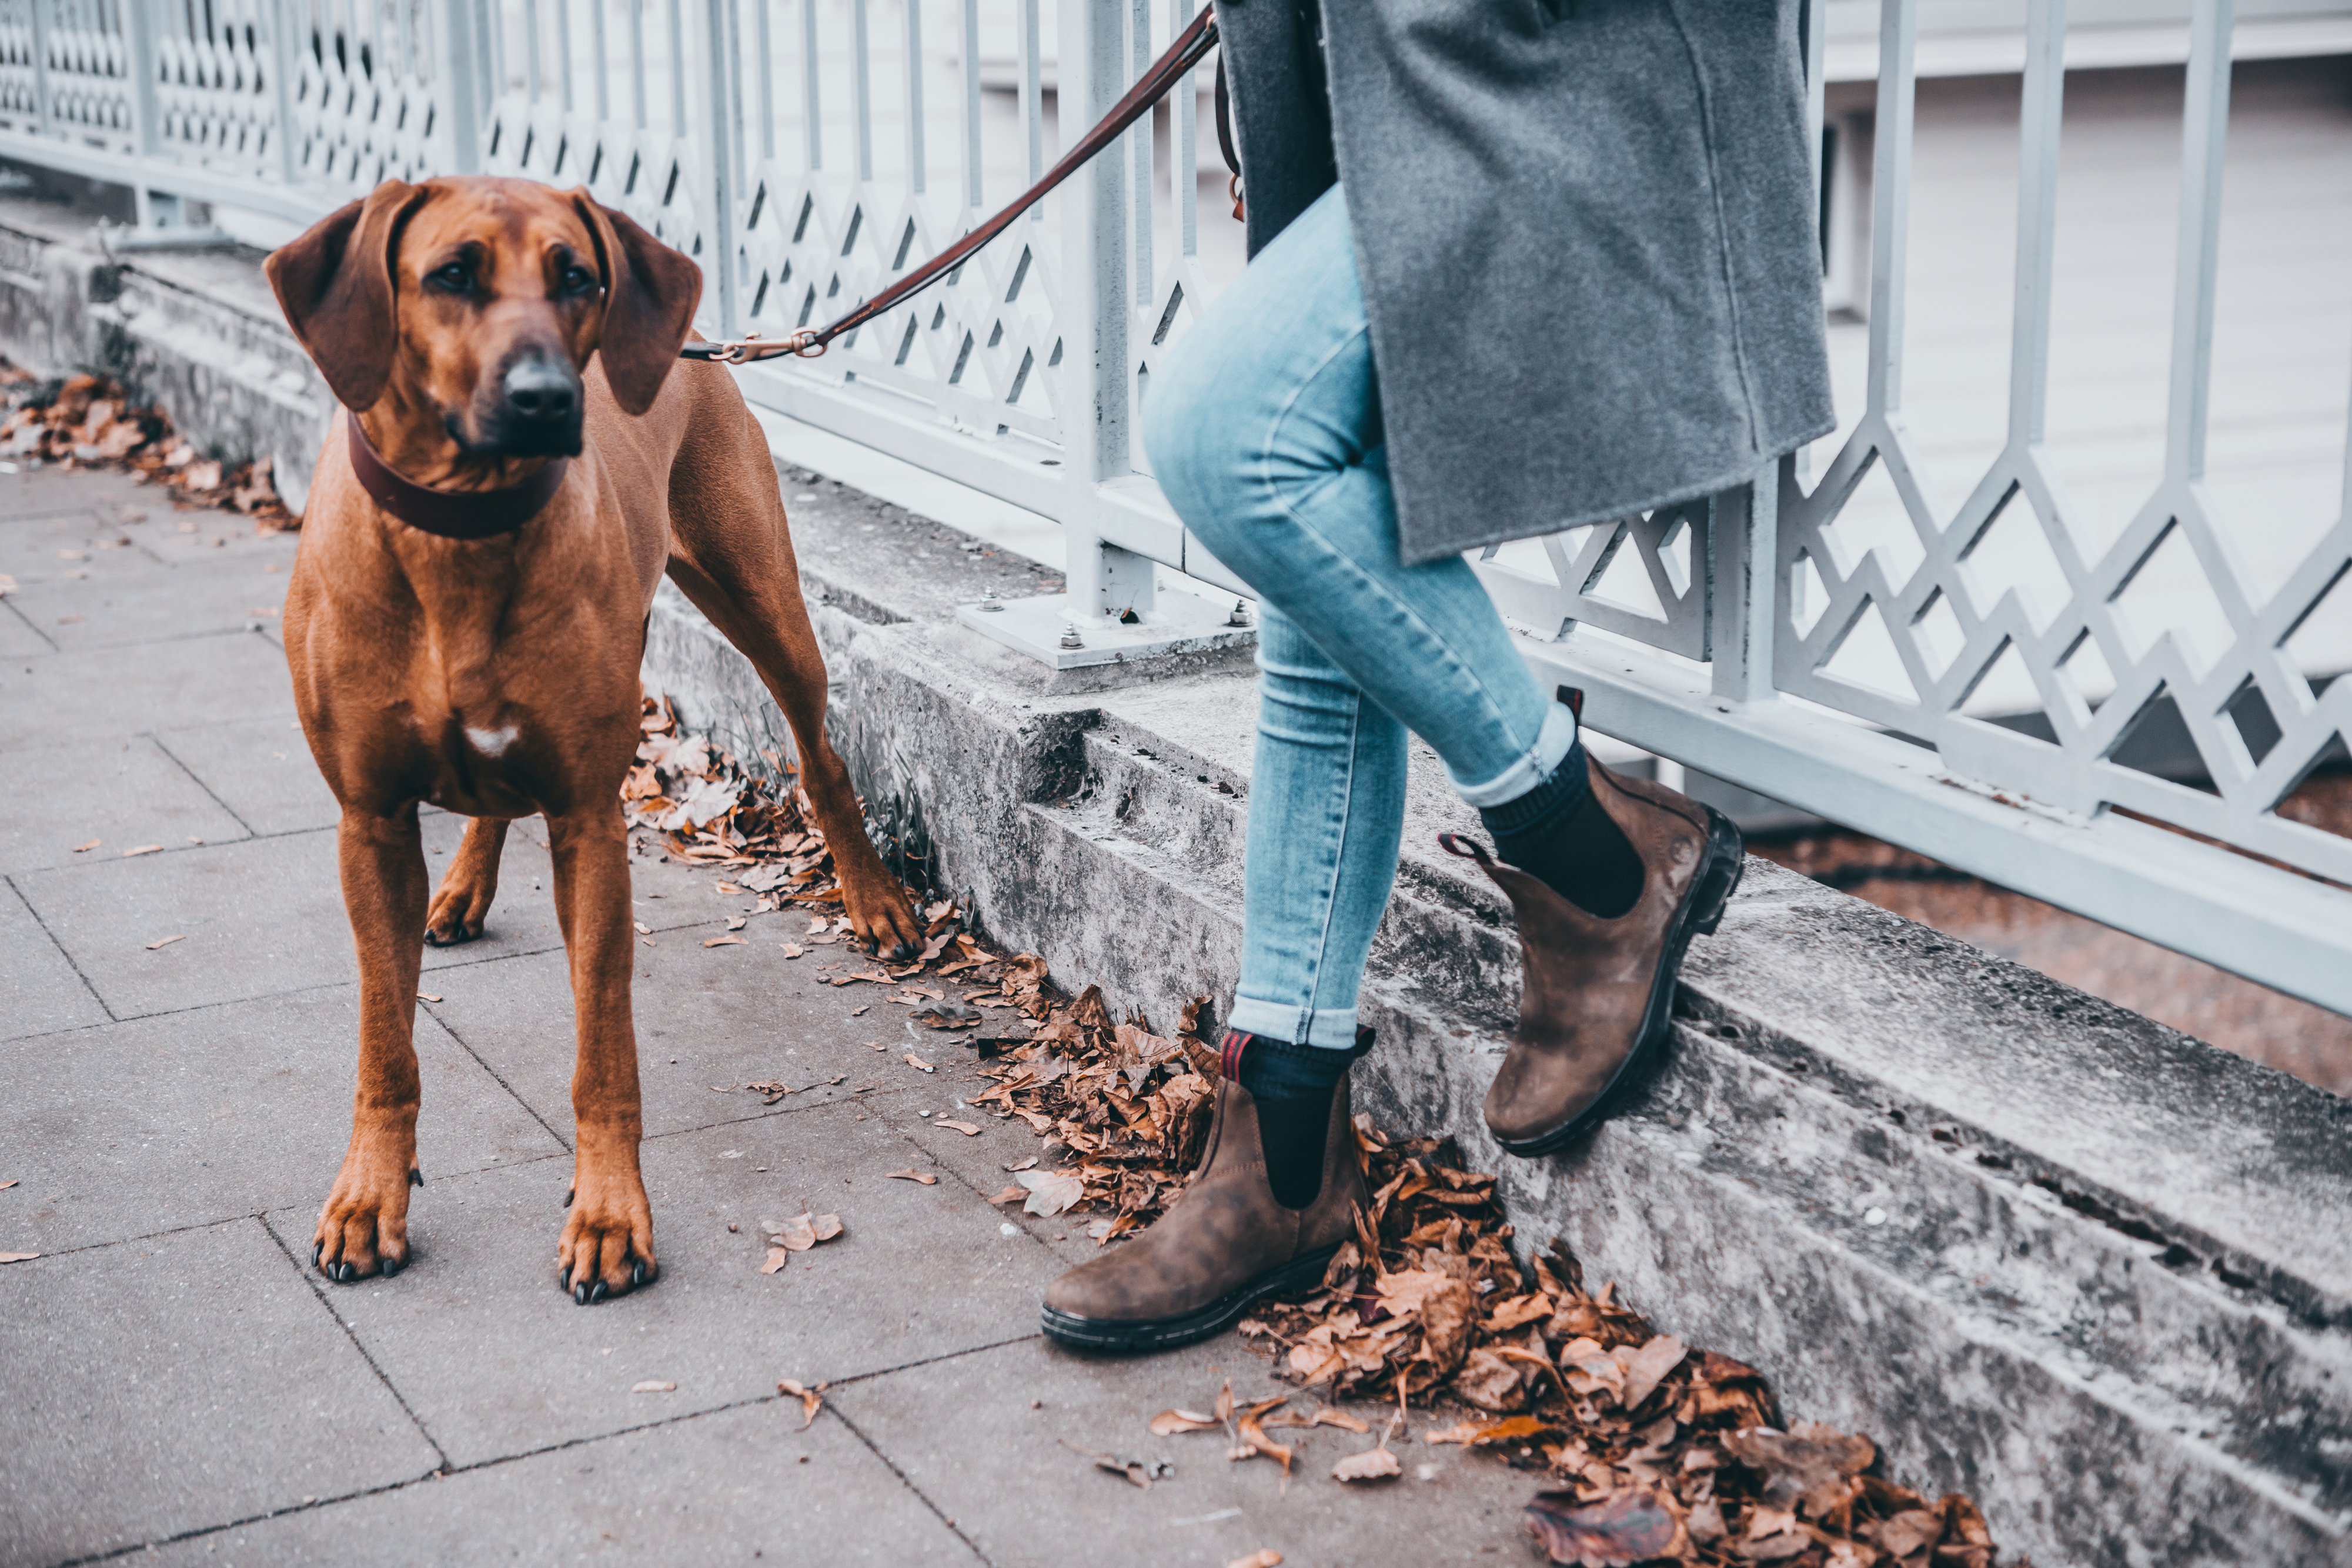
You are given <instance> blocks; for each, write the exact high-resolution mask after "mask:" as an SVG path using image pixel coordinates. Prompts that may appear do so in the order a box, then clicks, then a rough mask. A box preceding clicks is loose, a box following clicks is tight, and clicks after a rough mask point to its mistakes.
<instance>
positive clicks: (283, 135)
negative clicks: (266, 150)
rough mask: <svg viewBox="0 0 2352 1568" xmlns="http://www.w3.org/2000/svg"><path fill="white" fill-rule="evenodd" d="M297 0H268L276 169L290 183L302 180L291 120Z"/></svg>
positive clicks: (297, 138) (297, 136) (296, 134)
mask: <svg viewBox="0 0 2352 1568" xmlns="http://www.w3.org/2000/svg"><path fill="white" fill-rule="evenodd" d="M296 4H297V0H270V4H269V57H270V62H271V64H270V75H271V76H272V78H275V80H274V83H273V86H274V87H275V89H276V91H275V94H274V96H275V97H276V99H277V100H278V174H279V177H280V178H282V179H283V180H284V181H285V182H286V183H287V184H288V185H289V186H291V185H299V184H300V183H302V148H301V139H300V134H299V131H298V130H297V128H296V126H295V124H294V59H295V51H296V50H297V49H298V48H299V47H302V46H301V45H300V44H299V43H298V42H297V40H296V39H295V37H294V7H295V5H296Z"/></svg>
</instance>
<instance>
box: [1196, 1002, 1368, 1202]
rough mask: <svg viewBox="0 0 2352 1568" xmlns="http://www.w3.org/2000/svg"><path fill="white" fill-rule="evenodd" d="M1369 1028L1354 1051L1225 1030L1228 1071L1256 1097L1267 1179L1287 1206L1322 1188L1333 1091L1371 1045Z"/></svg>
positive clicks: (1313, 1196)
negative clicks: (1351, 1065)
mask: <svg viewBox="0 0 2352 1568" xmlns="http://www.w3.org/2000/svg"><path fill="white" fill-rule="evenodd" d="M1369 1036H1370V1030H1360V1031H1359V1033H1358V1036H1357V1046H1356V1049H1355V1050H1353V1051H1332V1050H1328V1049H1327V1048H1325V1047H1323V1046H1319V1045H1293V1044H1291V1043H1290V1042H1289V1041H1288V1040H1268V1039H1266V1038H1265V1036H1263V1035H1247V1034H1242V1033H1240V1032H1239V1031H1237V1030H1227V1031H1226V1034H1225V1060H1226V1061H1227V1062H1228V1063H1230V1064H1233V1065H1230V1066H1228V1068H1227V1071H1228V1072H1229V1073H1232V1074H1233V1075H1234V1076H1235V1077H1237V1078H1238V1079H1239V1081H1240V1082H1241V1086H1242V1087H1243V1088H1244V1089H1246V1090H1248V1091H1249V1092H1250V1098H1251V1099H1252V1100H1254V1101H1255V1102H1256V1103H1257V1129H1258V1143H1259V1145H1260V1146H1261V1147H1262V1148H1263V1149H1264V1150H1265V1177H1266V1182H1267V1184H1268V1185H1269V1186H1272V1187H1273V1188H1274V1198H1275V1201H1276V1203H1279V1204H1281V1205H1282V1206H1283V1207H1285V1208H1293V1209H1297V1208H1305V1207H1307V1205H1309V1204H1311V1203H1313V1202H1314V1201H1315V1200H1316V1198H1317V1197H1319V1196H1321V1194H1322V1191H1323V1155H1324V1147H1323V1145H1324V1143H1325V1141H1326V1139H1327V1138H1328V1134H1329V1132H1330V1127H1331V1096H1332V1094H1333V1093H1334V1092H1337V1091H1338V1089H1339V1080H1340V1079H1342V1078H1345V1077H1346V1076H1347V1075H1348V1067H1349V1063H1351V1062H1353V1061H1355V1060H1356V1058H1357V1057H1359V1056H1360V1055H1362V1054H1363V1053H1364V1051H1365V1050H1366V1049H1368V1048H1369V1047H1370V1044H1371V1041H1370V1038H1369ZM1236 1056H1238V1058H1239V1061H1238V1062H1237V1063H1236V1062H1235V1060H1234V1059H1235V1057H1236ZM1236 1067H1237V1068H1238V1071H1235V1069H1236Z"/></svg>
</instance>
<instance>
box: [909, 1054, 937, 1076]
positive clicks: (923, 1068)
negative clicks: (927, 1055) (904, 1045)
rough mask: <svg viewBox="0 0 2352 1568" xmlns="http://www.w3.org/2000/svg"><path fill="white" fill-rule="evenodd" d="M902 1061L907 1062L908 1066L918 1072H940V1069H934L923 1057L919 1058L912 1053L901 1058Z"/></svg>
mask: <svg viewBox="0 0 2352 1568" xmlns="http://www.w3.org/2000/svg"><path fill="white" fill-rule="evenodd" d="M900 1060H901V1061H905V1062H906V1064H907V1065H908V1066H909V1067H911V1068H913V1069H914V1070H915V1071H918V1072H937V1071H939V1069H938V1068H936V1067H933V1066H932V1065H931V1064H930V1063H929V1062H928V1061H924V1060H923V1059H922V1058H921V1057H919V1056H917V1055H916V1054H915V1053H914V1052H913V1051H908V1052H907V1054H906V1055H905V1056H904V1057H902V1058H900Z"/></svg>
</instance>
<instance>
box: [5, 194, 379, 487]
mask: <svg viewBox="0 0 2352 1568" xmlns="http://www.w3.org/2000/svg"><path fill="white" fill-rule="evenodd" d="M260 259H261V257H260V253H259V252H257V251H253V250H249V249H242V248H240V249H232V250H225V251H198V252H151V253H143V254H137V255H122V256H116V255H110V254H109V253H108V252H107V251H106V250H105V249H104V248H103V246H101V245H100V241H99V239H98V237H97V232H96V230H95V229H94V228H93V225H92V217H91V214H89V212H88V211H87V210H85V209H83V208H81V207H78V206H67V205H63V204H56V203H49V202H43V201H37V200H34V199H30V198H28V197H24V196H15V197H0V354H5V355H6V356H7V357H8V358H9V359H10V360H12V361H15V362H16V363H17V364H19V365H21V366H23V367H24V368H26V370H29V371H37V372H39V373H42V374H47V375H62V374H67V373H69V372H72V371H103V372H105V373H107V374H110V375H112V376H115V377H117V378H119V379H120V380H121V381H122V382H124V383H125V384H126V385H127V386H129V387H130V388H131V390H132V391H133V392H134V393H135V394H137V395H139V396H140V397H142V398H143V399H145V400H147V401H150V402H153V403H154V404H155V405H156V406H157V407H159V408H161V409H163V412H164V413H167V414H169V415H170V416H171V419H172V423H173V425H174V426H176V427H177V428H178V429H179V431H180V433H181V434H184V435H185V436H186V437H187V438H188V439H189V440H190V441H192V442H194V444H196V445H197V446H198V447H199V448H201V449H202V450H203V451H204V452H205V454H206V455H209V456H215V457H221V458H226V459H227V460H228V461H230V462H232V463H235V462H242V461H244V460H245V459H247V458H253V457H268V458H270V459H271V460H272V461H273V465H274V473H275V475H276V477H277V483H278V494H279V495H280V496H282V497H284V498H285V500H286V503H287V505H288V506H289V507H291V508H292V509H293V510H294V511H296V512H298V513H299V511H300V510H301V508H302V503H303V501H304V499H305V498H306V497H308V496H309V494H310V470H311V467H312V465H314V464H315V462H316V461H317V458H318V453H319V444H320V441H321V440H323V439H324V437H325V434H326V430H327V420H328V416H329V415H330V414H331V413H332V412H333V410H334V407H335V401H334V397H333V394H332V393H331V392H328V390H327V385H326V382H325V381H324V379H323V378H321V377H320V374H319V371H318V369H317V367H316V366H314V365H312V364H311V363H310V356H308V355H307V354H305V353H303V352H302V350H301V348H300V346H299V345H298V344H297V343H296V342H295V341H294V339H293V335H292V334H291V333H290V332H289V331H288V330H287V329H286V324H285V322H284V320H283V319H281V318H280V317H279V315H278V306H277V302H276V301H275V300H274V299H273V298H271V297H270V293H269V288H268V285H267V284H266V283H265V282H264V281H263V280H262V277H261V272H260Z"/></svg>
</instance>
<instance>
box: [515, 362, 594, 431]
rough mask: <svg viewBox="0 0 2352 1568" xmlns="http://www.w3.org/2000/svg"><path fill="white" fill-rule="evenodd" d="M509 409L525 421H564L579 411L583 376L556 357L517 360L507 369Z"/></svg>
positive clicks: (531, 423) (548, 422) (545, 422)
mask: <svg viewBox="0 0 2352 1568" xmlns="http://www.w3.org/2000/svg"><path fill="white" fill-rule="evenodd" d="M506 392H507V412H508V413H509V416H510V417H512V418H514V419H516V420H519V421H521V422H523V423H526V424H530V425H538V426H542V427H544V426H548V425H558V424H562V423H566V422H568V421H569V420H571V419H572V416H573V415H574V414H575V413H578V412H579V408H580V377H579V376H578V375H577V374H576V373H574V371H572V367H571V366H569V365H566V364H562V363H559V362H557V361H553V360H547V359H540V358H532V359H528V360H521V361H517V362H516V363H515V365H514V367H513V368H512V369H511V370H509V371H507V377H506Z"/></svg>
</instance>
